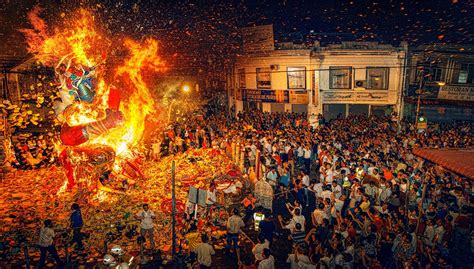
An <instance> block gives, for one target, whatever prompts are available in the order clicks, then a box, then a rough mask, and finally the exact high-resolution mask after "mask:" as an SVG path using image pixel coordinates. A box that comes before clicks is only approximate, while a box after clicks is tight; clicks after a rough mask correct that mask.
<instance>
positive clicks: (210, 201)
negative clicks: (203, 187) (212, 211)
mask: <svg viewBox="0 0 474 269" xmlns="http://www.w3.org/2000/svg"><path fill="white" fill-rule="evenodd" d="M216 201H217V197H216V184H215V183H214V182H212V183H211V184H209V189H208V190H207V195H206V205H207V207H208V208H209V207H211V206H213V205H214V204H215V203H216Z"/></svg>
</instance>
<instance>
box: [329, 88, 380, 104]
mask: <svg viewBox="0 0 474 269" xmlns="http://www.w3.org/2000/svg"><path fill="white" fill-rule="evenodd" d="M322 99H323V102H324V103H333V104H346V103H356V104H358V103H360V104H385V103H388V92H357V91H337V92H336V91H324V92H322Z"/></svg>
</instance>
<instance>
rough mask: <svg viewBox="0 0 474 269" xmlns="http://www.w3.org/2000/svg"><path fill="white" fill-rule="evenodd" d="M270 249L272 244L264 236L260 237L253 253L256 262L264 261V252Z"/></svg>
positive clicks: (260, 235)
mask: <svg viewBox="0 0 474 269" xmlns="http://www.w3.org/2000/svg"><path fill="white" fill-rule="evenodd" d="M269 247H270V242H268V240H267V239H265V236H264V235H263V234H259V235H258V243H257V244H256V245H255V246H254V247H253V248H252V253H253V255H254V256H255V260H256V261H261V260H263V250H264V249H266V248H269Z"/></svg>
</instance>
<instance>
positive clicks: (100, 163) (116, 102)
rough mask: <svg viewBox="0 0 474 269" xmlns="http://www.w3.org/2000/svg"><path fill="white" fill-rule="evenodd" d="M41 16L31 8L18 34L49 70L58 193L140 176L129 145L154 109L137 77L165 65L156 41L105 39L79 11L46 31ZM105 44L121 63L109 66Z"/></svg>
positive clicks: (134, 143) (87, 15)
mask: <svg viewBox="0 0 474 269" xmlns="http://www.w3.org/2000/svg"><path fill="white" fill-rule="evenodd" d="M40 12H41V8H39V7H36V8H35V9H34V10H33V11H32V12H30V13H29V15H28V19H29V21H30V23H31V25H32V26H33V28H32V29H23V30H22V32H23V33H24V34H25V36H26V38H27V42H28V50H29V52H30V53H32V54H34V55H35V57H36V58H37V60H38V61H40V62H41V63H43V64H44V65H47V66H51V67H54V70H55V73H56V83H57V90H58V95H59V97H60V100H58V101H56V102H55V104H54V110H55V113H56V115H57V119H58V120H59V121H60V122H61V131H60V143H59V144H58V147H57V148H58V153H59V158H60V161H61V163H62V164H63V166H64V168H65V170H66V174H67V183H65V184H64V187H65V188H62V189H61V191H64V190H65V189H67V190H69V191H71V190H73V189H74V188H75V187H79V188H82V189H84V188H85V189H86V190H87V192H89V193H92V194H94V193H96V192H97V191H98V190H99V189H100V190H104V191H110V192H115V191H117V190H113V189H110V188H107V187H104V186H103V183H104V181H110V180H111V179H115V180H119V181H124V180H136V179H139V178H141V177H143V173H142V172H141V171H140V169H139V167H138V166H137V165H136V163H137V158H138V155H137V154H135V152H134V148H135V147H136V146H138V144H139V142H140V141H141V139H142V137H143V132H144V127H145V120H146V118H147V116H148V115H150V114H151V113H153V112H154V110H155V102H154V99H153V97H152V96H151V94H150V91H149V88H148V86H147V84H146V82H145V81H144V79H143V74H144V73H148V72H152V71H153V72H160V71H163V70H165V68H166V66H165V64H164V62H163V61H162V60H161V59H160V57H159V55H158V42H157V41H156V40H154V39H146V40H145V41H144V42H143V43H138V42H135V41H133V40H131V39H126V38H125V39H122V40H116V39H113V38H110V37H107V36H106V35H105V34H104V33H102V32H101V30H100V29H99V27H97V26H96V24H95V21H94V16H93V15H92V14H90V12H89V11H87V10H85V9H81V10H79V12H77V13H76V14H77V16H74V18H70V19H66V18H65V19H64V20H63V21H61V22H59V23H58V25H60V27H59V26H57V28H54V29H50V28H48V26H47V24H46V23H45V22H44V21H43V20H42V19H41V18H40V16H39V15H40ZM117 44H120V45H117ZM112 46H114V49H121V50H123V51H125V53H126V55H127V57H124V60H123V62H120V63H118V64H117V63H116V62H114V64H108V61H109V60H110V59H111V58H114V57H115V58H114V59H116V56H115V55H113V52H114V50H112V49H111V48H112ZM111 51H112V53H110V52H111ZM101 178H102V179H104V180H99V179H101Z"/></svg>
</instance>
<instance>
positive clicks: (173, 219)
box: [171, 161, 176, 260]
mask: <svg viewBox="0 0 474 269" xmlns="http://www.w3.org/2000/svg"><path fill="white" fill-rule="evenodd" d="M171 202H172V208H171V233H172V245H171V246H172V247H171V251H172V254H173V260H174V259H175V258H176V195H175V164H174V161H173V162H172V163H171Z"/></svg>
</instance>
